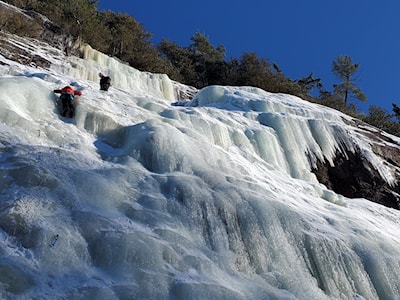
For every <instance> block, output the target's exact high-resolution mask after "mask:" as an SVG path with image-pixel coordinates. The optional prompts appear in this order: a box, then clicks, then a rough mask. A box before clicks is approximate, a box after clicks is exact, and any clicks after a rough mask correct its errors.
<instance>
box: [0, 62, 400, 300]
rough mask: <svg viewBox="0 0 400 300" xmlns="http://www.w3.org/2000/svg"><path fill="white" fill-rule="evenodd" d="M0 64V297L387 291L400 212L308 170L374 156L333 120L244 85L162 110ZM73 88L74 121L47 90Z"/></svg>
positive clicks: (398, 271)
mask: <svg viewBox="0 0 400 300" xmlns="http://www.w3.org/2000/svg"><path fill="white" fill-rule="evenodd" d="M0 59H1V57H0ZM77 61H78V62H79V63H80V60H77ZM87 61H90V60H87ZM6 63H8V64H10V62H9V61H7V62H6ZM93 64H95V63H93ZM54 65H59V66H61V65H62V64H58V63H56V62H55V63H54ZM95 65H96V64H95ZM75 66H76V67H77V68H78V70H79V71H78V70H77V71H76V74H79V73H80V72H83V71H81V70H80V68H81V65H79V64H78V63H77V64H76V65H75ZM71 67H72V65H71V66H67V67H66V68H71ZM11 68H12V69H13V71H12V72H11V71H10V69H11ZM1 69H2V70H3V69H8V70H5V72H4V74H3V73H2V75H1V76H0V108H1V110H0V118H1V123H0V254H1V255H0V298H4V299H18V298H20V299H37V298H38V299H42V298H43V299H57V298H60V299H85V300H86V299H221V300H224V299H229V300H233V299H235V300H236V299H238V300H239V299H240V300H242V299H243V300H244V299H257V300H258V299H263V300H264V299H267V300H269V299H279V300H281V299H285V300H295V299H318V300H332V299H346V300H347V299H351V300H353V299H354V300H363V299H368V300H370V299H372V300H375V299H376V300H378V299H379V300H381V299H385V300H388V299H390V300H392V299H398V298H399V296H400V282H399V280H398V278H400V268H399V257H400V238H399V235H398V232H399V230H400V228H399V227H400V224H399V219H400V213H399V211H396V210H393V209H389V208H386V207H382V206H380V205H377V204H374V203H371V202H369V201H366V200H364V199H346V198H344V197H342V196H340V195H337V194H335V193H334V192H332V191H330V190H328V189H327V188H326V187H324V186H322V185H320V184H319V183H318V182H316V180H315V177H313V176H312V174H311V172H310V166H311V165H312V164H313V160H314V159H316V158H321V157H323V158H325V159H327V160H330V159H331V158H332V155H333V153H334V152H335V151H337V150H340V149H341V147H348V148H349V149H352V147H356V146H357V147H359V148H362V149H364V151H366V153H367V154H368V153H371V152H370V148H369V145H368V141H367V140H364V139H362V138H361V137H360V136H359V135H358V134H357V132H356V131H355V130H354V128H352V127H351V126H350V125H349V124H347V123H346V122H343V120H342V118H344V116H343V115H341V114H339V113H338V112H335V111H333V110H330V109H327V108H324V107H321V106H318V105H314V104H311V103H307V102H305V101H302V100H301V99H298V98H296V97H292V96H288V95H282V94H271V93H267V92H265V91H262V90H259V89H255V88H250V87H217V86H215V87H209V88H206V89H204V90H202V91H201V92H200V93H199V94H198V95H197V97H196V98H195V99H194V100H193V101H191V102H189V103H187V104H188V106H172V105H170V103H169V102H168V101H166V100H165V99H164V98H161V97H160V96H159V95H153V94H152V93H149V91H148V90H145V91H143V92H142V91H141V90H135V91H130V90H125V89H122V88H115V89H113V90H112V91H110V92H109V93H104V92H101V91H99V90H98V85H97V82H95V81H90V80H84V79H81V78H80V77H76V78H77V79H76V78H75V77H74V76H71V75H70V74H73V73H72V71H68V72H64V71H63V70H62V69H61V68H60V69H51V70H42V69H37V68H33V67H32V68H30V67H25V66H21V65H18V66H16V65H15V66H10V67H8V66H7V65H3V66H2V67H1ZM57 70H59V72H58V71H57ZM61 71H62V72H61ZM5 74H6V75H5ZM66 74H67V75H66ZM95 75H96V73H93V76H95ZM75 79H76V81H75V82H74V84H75V85H74V86H75V87H76V88H82V89H83V91H84V95H83V96H82V97H81V99H80V104H79V106H78V108H77V115H76V117H75V119H72V120H70V119H65V118H62V117H60V116H59V115H58V114H57V110H56V109H55V105H54V99H55V98H54V95H53V93H52V89H53V88H55V87H58V86H59V85H61V84H62V83H64V82H71V80H75ZM371 155H372V153H371ZM374 159H375V158H374V157H373V156H371V161H373V160H374ZM376 165H378V164H376ZM382 170H386V169H385V168H383V167H382Z"/></svg>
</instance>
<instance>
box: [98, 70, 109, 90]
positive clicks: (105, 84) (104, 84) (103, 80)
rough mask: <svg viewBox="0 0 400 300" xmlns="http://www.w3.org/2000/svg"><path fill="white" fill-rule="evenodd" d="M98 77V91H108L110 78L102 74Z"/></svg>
mask: <svg viewBox="0 0 400 300" xmlns="http://www.w3.org/2000/svg"><path fill="white" fill-rule="evenodd" d="M99 76H100V90H102V91H108V89H109V88H110V86H111V78H110V77H109V76H105V75H104V74H103V73H99Z"/></svg>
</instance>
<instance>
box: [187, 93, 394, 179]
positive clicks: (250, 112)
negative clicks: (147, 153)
mask: <svg viewBox="0 0 400 300" xmlns="http://www.w3.org/2000/svg"><path fill="white" fill-rule="evenodd" d="M187 105H189V106H193V107H215V108H220V109H223V110H227V111H235V112H242V114H243V115H244V116H245V117H246V118H248V119H250V120H253V121H257V123H259V124H261V125H262V126H261V127H258V128H257V127H254V126H252V127H250V128H247V129H246V130H245V135H246V137H247V139H248V142H250V144H251V146H252V147H251V148H249V149H246V151H249V153H252V152H256V153H257V154H258V155H259V156H260V157H261V158H262V159H264V160H265V161H266V162H268V163H270V164H271V165H272V166H274V168H277V169H279V170H281V171H283V172H285V173H288V174H290V175H291V176H292V177H294V178H299V179H303V180H306V181H311V182H316V178H315V176H314V174H313V173H312V172H311V168H312V167H316V165H315V164H316V162H317V160H320V161H327V162H329V163H330V164H331V165H333V159H334V157H335V156H336V155H337V153H339V152H343V151H344V150H346V151H351V152H354V151H356V149H357V150H358V151H360V149H361V151H362V152H363V155H364V156H365V157H366V158H367V159H369V161H370V162H371V164H372V165H373V166H374V167H375V168H376V170H378V171H379V172H380V174H381V176H382V178H384V179H386V180H387V182H388V183H392V182H394V181H395V177H394V176H393V173H392V170H391V169H390V166H388V165H387V164H385V163H384V161H383V160H382V159H381V158H380V157H378V156H377V155H376V154H375V153H374V151H373V150H372V148H371V144H370V142H369V141H368V140H367V139H366V138H365V137H363V136H362V135H360V134H358V133H357V130H355V128H354V127H352V126H348V125H346V123H345V122H344V120H346V119H348V120H349V122H350V123H351V118H350V117H349V116H346V115H344V114H341V113H339V112H338V111H335V110H331V109H329V108H327V107H324V106H319V105H316V104H313V103H310V102H307V101H304V100H302V99H300V98H298V97H295V96H291V95H285V94H273V93H269V92H266V91H264V90H261V89H258V88H254V87H238V88H235V87H222V86H211V87H207V88H204V89H203V90H201V91H200V92H199V93H198V94H197V95H196V97H195V98H194V99H193V100H192V101H191V102H189V103H188V104H187ZM232 122H234V120H232ZM237 126H238V128H240V125H239V124H237ZM219 134H224V137H223V138H222V139H221V140H224V141H227V142H223V143H225V145H223V146H225V147H228V146H230V145H231V143H233V144H235V146H237V147H240V148H242V149H243V147H245V148H246V147H247V145H246V144H244V143H242V142H243V141H242V140H240V141H238V143H237V142H236V143H235V139H234V138H233V137H234V136H235V135H234V134H233V133H232V132H229V131H225V132H222V133H219ZM236 136H237V135H236ZM214 142H215V143H216V144H220V143H221V142H220V141H219V140H218V139H215V140H214Z"/></svg>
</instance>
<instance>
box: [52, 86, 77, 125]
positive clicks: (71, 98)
mask: <svg viewBox="0 0 400 300" xmlns="http://www.w3.org/2000/svg"><path fill="white" fill-rule="evenodd" d="M54 93H59V94H61V95H60V98H59V100H60V102H61V105H62V106H61V109H60V113H61V115H62V116H63V117H68V118H72V117H73V116H74V112H75V104H76V100H75V96H81V95H82V92H81V91H77V90H74V89H73V88H72V87H70V86H66V87H63V88H62V89H56V90H54Z"/></svg>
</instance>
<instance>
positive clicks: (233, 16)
mask: <svg viewBox="0 0 400 300" xmlns="http://www.w3.org/2000/svg"><path fill="white" fill-rule="evenodd" d="M99 9H100V10H108V9H110V10H112V11H115V12H123V13H128V14H130V15H132V16H133V17H134V18H135V19H136V20H137V21H138V22H140V23H141V24H142V25H143V27H144V28H145V29H146V30H147V31H148V32H150V33H151V34H153V38H152V41H153V42H154V44H155V45H157V44H158V43H159V42H160V40H161V39H162V38H166V39H168V40H170V41H173V42H176V43H177V44H178V45H180V46H182V47H186V46H188V45H189V44H190V43H191V40H190V38H191V37H192V36H193V35H194V34H195V33H196V32H200V33H203V34H205V35H206V36H207V37H208V39H209V40H210V42H211V43H212V44H213V45H214V46H218V45H223V46H224V47H225V48H226V53H227V59H229V58H232V57H234V58H240V57H241V55H242V54H243V53H244V52H256V53H257V54H258V56H259V57H260V58H261V57H264V58H266V59H268V60H269V61H270V62H274V63H277V64H278V65H279V67H280V68H281V69H282V71H283V73H284V74H285V75H286V76H288V77H290V78H292V79H298V78H301V77H302V76H307V75H309V74H310V73H311V72H313V73H314V76H315V77H317V78H318V77H320V78H322V84H323V85H324V88H325V89H326V90H328V91H332V85H333V84H334V83H337V82H338V81H337V80H336V78H335V77H334V76H333V74H332V72H331V66H332V62H333V61H334V60H335V59H336V58H337V56H339V55H349V56H351V57H352V59H353V62H354V63H358V64H359V65H360V68H359V71H358V72H357V75H356V78H357V80H356V84H357V86H358V87H359V88H361V90H362V91H363V92H364V93H365V94H366V95H367V103H366V105H363V106H360V107H361V108H362V109H363V110H364V111H366V112H367V110H368V106H370V105H376V106H379V107H382V108H385V109H387V110H388V112H392V103H396V104H398V105H400V85H399V79H400V34H399V33H400V16H399V14H400V1H399V0H382V1H379V2H378V1H372V0H335V1H321V0H304V1H298V0H280V1H261V0H247V1H243V0H241V1H239V0H229V1H228V0H203V1H201V2H198V1H193V2H191V1H187V0H169V1H165V0H146V1H143V0H142V1H139V0H131V1H123V0H99ZM357 103H360V102H358V101H357Z"/></svg>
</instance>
